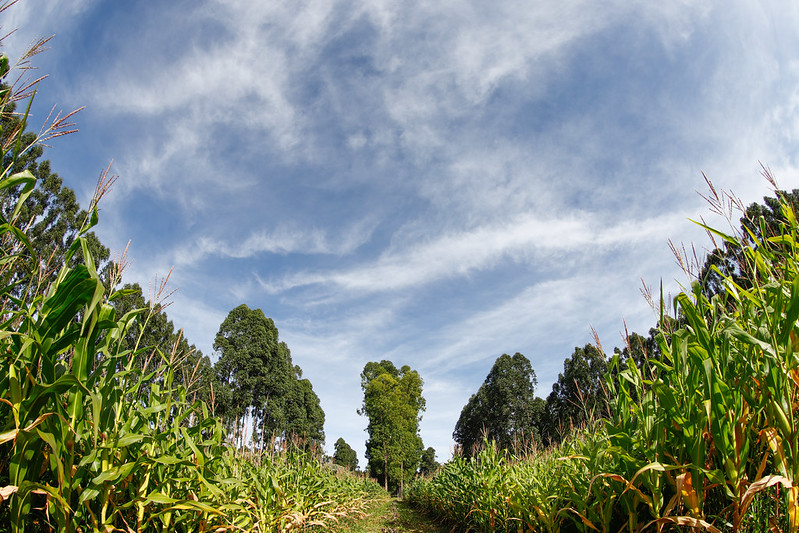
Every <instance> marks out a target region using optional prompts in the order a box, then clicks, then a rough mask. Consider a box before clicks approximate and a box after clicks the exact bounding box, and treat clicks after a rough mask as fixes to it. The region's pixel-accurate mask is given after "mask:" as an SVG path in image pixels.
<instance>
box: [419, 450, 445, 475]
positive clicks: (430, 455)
mask: <svg viewBox="0 0 799 533" xmlns="http://www.w3.org/2000/svg"><path fill="white" fill-rule="evenodd" d="M439 466H440V465H439V464H438V462H437V461H436V450H435V448H433V447H428V448H427V449H426V450H425V451H424V452H422V458H421V460H420V461H419V474H420V475H422V476H431V475H433V474H435V473H436V471H437V470H438V467H439Z"/></svg>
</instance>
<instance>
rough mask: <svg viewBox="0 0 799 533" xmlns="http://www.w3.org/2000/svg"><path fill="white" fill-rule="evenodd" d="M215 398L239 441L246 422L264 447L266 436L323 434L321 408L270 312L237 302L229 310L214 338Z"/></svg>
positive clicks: (317, 438)
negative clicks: (279, 333)
mask: <svg viewBox="0 0 799 533" xmlns="http://www.w3.org/2000/svg"><path fill="white" fill-rule="evenodd" d="M214 350H216V352H217V353H218V354H219V359H218V360H217V361H216V364H215V365H214V372H215V374H216V384H217V385H216V389H215V390H214V404H215V409H216V412H217V414H220V415H222V417H223V418H224V419H225V421H226V423H227V424H228V427H229V428H231V429H232V430H233V435H234V439H236V440H237V441H238V443H239V444H240V445H243V444H244V442H245V439H244V434H245V423H246V421H247V420H250V421H251V422H252V425H251V427H250V430H251V432H250V436H251V438H252V440H253V442H257V443H259V446H260V447H261V448H263V446H264V444H265V442H266V438H267V436H269V435H272V436H274V437H276V438H287V437H290V436H300V437H304V438H307V439H310V440H312V441H318V442H321V441H323V440H324V433H323V431H322V429H323V427H324V412H322V408H321V406H320V404H319V398H318V397H317V396H316V394H315V393H314V391H313V387H312V386H311V383H310V382H309V381H308V380H304V379H300V378H301V376H302V370H301V369H300V368H299V367H298V366H295V365H294V364H293V363H292V360H291V351H290V350H289V348H288V346H287V345H286V343H285V342H281V341H280V339H279V337H278V330H277V327H275V323H274V321H273V320H272V319H271V318H267V317H266V315H264V312H263V311H262V310H261V309H250V308H249V307H247V305H245V304H242V305H240V306H238V307H236V308H235V309H233V310H231V311H230V313H228V315H227V317H226V318H225V320H224V321H223V322H222V324H221V325H220V327H219V331H218V332H217V334H216V340H215V341H214Z"/></svg>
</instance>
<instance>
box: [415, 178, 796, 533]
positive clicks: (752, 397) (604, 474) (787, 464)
mask: <svg viewBox="0 0 799 533" xmlns="http://www.w3.org/2000/svg"><path fill="white" fill-rule="evenodd" d="M765 174H766V177H767V178H769V179H771V178H770V175H769V174H768V172H767V171H766V172H765ZM771 181H772V183H773V179H771ZM711 191H712V194H711V195H709V197H708V199H709V201H710V202H711V208H712V209H713V210H714V211H715V212H717V213H725V212H734V211H735V210H734V209H730V208H731V207H733V208H734V207H736V206H735V203H734V197H733V196H732V195H728V194H724V193H717V192H716V191H715V189H713V188H712V185H711ZM782 212H783V217H784V220H785V222H784V223H782V224H781V225H780V227H779V231H777V232H776V233H775V232H773V231H769V228H767V227H766V224H765V221H764V220H762V219H761V220H755V221H752V222H753V224H752V227H754V228H757V229H756V230H754V231H753V230H747V231H746V233H744V234H727V233H724V232H721V231H719V230H717V229H714V228H711V227H709V226H706V225H704V224H702V226H703V227H705V229H706V230H707V231H708V232H709V234H710V235H711V236H712V237H713V238H715V239H720V240H722V241H723V242H725V243H727V244H728V246H730V247H731V249H735V250H739V251H740V253H739V254H738V257H739V259H738V261H739V264H738V270H739V272H740V273H741V276H739V277H738V278H736V279H734V278H733V276H731V275H728V274H723V273H721V272H720V271H718V269H716V272H717V273H718V274H720V275H721V276H722V279H723V286H724V290H723V292H722V293H721V294H717V295H715V296H713V297H710V298H709V297H708V296H706V295H705V294H704V293H703V291H702V290H701V286H700V284H699V283H698V282H695V283H693V284H692V286H691V288H690V290H687V291H684V292H682V293H680V294H679V295H678V296H677V297H676V298H675V301H674V306H673V307H674V309H675V310H676V314H675V317H668V316H665V315H664V314H663V312H662V311H661V316H660V325H661V331H660V334H659V336H658V343H659V346H660V349H661V352H662V354H663V356H662V358H660V359H651V360H650V361H649V364H648V365H646V366H645V368H643V369H642V368H638V367H636V366H635V364H633V363H632V362H631V363H630V364H624V362H623V361H619V360H618V359H616V360H614V362H613V366H614V368H613V370H612V371H611V372H610V373H609V375H608V377H607V387H608V389H609V396H610V405H611V412H610V414H609V416H608V418H607V419H605V420H600V421H596V422H595V423H594V424H593V425H592V426H591V427H589V428H586V429H585V430H583V431H580V432H577V433H575V434H574V435H573V436H572V437H571V438H569V439H567V440H566V442H564V443H562V444H561V445H560V446H559V447H558V448H555V449H550V450H547V451H545V452H542V453H537V454H531V455H528V456H525V457H518V458H517V457H513V456H508V455H506V454H504V453H502V452H500V451H498V450H497V449H496V448H494V447H493V446H490V445H489V446H488V447H487V448H486V449H485V450H484V451H483V452H481V453H480V454H479V455H478V456H477V457H476V458H474V459H464V458H456V459H455V460H454V461H452V462H451V463H449V464H448V465H446V466H445V467H444V468H443V469H442V470H441V471H440V472H439V473H438V474H437V475H436V476H435V477H434V478H432V479H428V480H423V481H420V482H419V483H417V484H416V485H415V486H414V487H413V488H412V490H411V498H412V499H413V501H414V502H415V503H416V504H417V505H419V506H420V507H421V508H423V509H425V510H427V511H428V512H430V513H432V514H433V515H434V516H437V517H439V518H440V519H441V520H442V521H444V522H447V523H451V524H460V526H461V527H462V528H463V529H464V530H467V529H468V530H473V531H549V532H558V531H562V532H565V531H584V532H588V531H601V532H617V531H629V532H637V531H668V530H683V529H699V530H707V531H711V532H717V531H730V532H743V531H747V532H755V531H775V532H776V531H788V532H791V533H795V532H797V531H799V484H798V483H799V480H798V479H797V475H799V461H797V459H799V434H797V432H798V431H799V420H798V419H797V416H798V415H799V403H798V402H799V357H797V352H799V328H798V327H797V319H798V318H799V224H797V219H796V215H795V213H794V212H793V210H792V209H791V207H790V205H789V204H788V203H787V202H785V201H783V202H782ZM731 226H732V224H731ZM714 268H715V267H714ZM741 279H746V280H749V282H747V283H742V282H741ZM662 300H663V298H662V297H661V305H660V306H659V308H660V309H663V308H664V307H665V306H664V305H663V301H662Z"/></svg>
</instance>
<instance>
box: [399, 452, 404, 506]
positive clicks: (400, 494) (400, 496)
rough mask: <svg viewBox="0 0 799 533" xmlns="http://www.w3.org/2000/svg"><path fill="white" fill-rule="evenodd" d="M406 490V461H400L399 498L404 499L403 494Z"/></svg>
mask: <svg viewBox="0 0 799 533" xmlns="http://www.w3.org/2000/svg"><path fill="white" fill-rule="evenodd" d="M404 492H405V462H404V461H401V462H400V488H399V499H400V500H401V499H402V495H403V493H404Z"/></svg>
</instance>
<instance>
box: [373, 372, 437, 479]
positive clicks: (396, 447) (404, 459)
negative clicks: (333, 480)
mask: <svg viewBox="0 0 799 533" xmlns="http://www.w3.org/2000/svg"><path fill="white" fill-rule="evenodd" d="M361 386H362V387H363V391H364V400H363V407H362V408H361V409H360V410H359V414H362V415H366V416H367V417H368V418H369V425H368V427H367V431H368V433H369V440H367V441H366V458H367V460H368V461H369V473H370V474H371V475H372V476H374V477H376V478H378V479H379V480H380V481H381V482H382V484H383V486H384V487H385V488H386V490H391V491H399V492H400V493H401V492H402V489H403V486H404V484H405V482H406V481H408V480H410V479H412V478H413V476H414V475H415V474H416V470H417V467H418V465H419V459H420V457H421V455H422V448H423V446H422V439H421V437H420V436H419V421H420V420H421V418H422V416H421V412H422V411H424V408H425V400H424V398H423V397H422V378H421V377H420V376H419V373H418V372H416V371H415V370H411V368H410V367H409V366H407V365H405V366H403V367H402V368H400V369H399V370H398V369H397V367H396V366H394V364H393V363H391V362H390V361H381V362H380V363H376V362H369V363H366V366H365V367H364V370H363V372H362V373H361Z"/></svg>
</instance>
